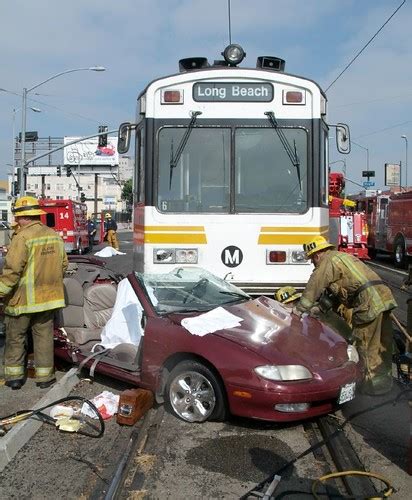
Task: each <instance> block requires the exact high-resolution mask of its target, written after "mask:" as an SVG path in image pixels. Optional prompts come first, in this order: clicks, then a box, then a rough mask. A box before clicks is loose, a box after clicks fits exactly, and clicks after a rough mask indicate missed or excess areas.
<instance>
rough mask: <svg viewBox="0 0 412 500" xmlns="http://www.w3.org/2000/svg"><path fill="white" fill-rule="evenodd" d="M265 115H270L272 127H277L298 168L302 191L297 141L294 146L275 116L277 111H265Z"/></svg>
mask: <svg viewBox="0 0 412 500" xmlns="http://www.w3.org/2000/svg"><path fill="white" fill-rule="evenodd" d="M265 115H266V116H267V117H268V120H269V122H270V124H271V125H272V127H273V128H274V129H275V131H276V133H277V135H278V137H279V140H280V142H281V144H282V146H283V149H284V150H285V151H286V154H287V155H288V157H289V160H290V161H291V163H292V165H293V166H294V167H295V168H296V174H297V176H298V182H299V190H300V192H302V180H301V175H300V160H299V156H298V152H297V150H296V141H295V140H293V147H292V145H291V144H290V142H289V141H288V139H287V137H286V136H285V133H284V132H283V130H282V129H281V128H280V127H279V125H278V122H277V120H276V117H275V113H274V112H273V111H265Z"/></svg>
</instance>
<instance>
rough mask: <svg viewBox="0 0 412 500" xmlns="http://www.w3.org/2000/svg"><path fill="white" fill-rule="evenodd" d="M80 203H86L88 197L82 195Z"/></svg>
mask: <svg viewBox="0 0 412 500" xmlns="http://www.w3.org/2000/svg"><path fill="white" fill-rule="evenodd" d="M80 201H81V202H82V203H84V202H85V201H86V195H85V194H84V193H81V195H80Z"/></svg>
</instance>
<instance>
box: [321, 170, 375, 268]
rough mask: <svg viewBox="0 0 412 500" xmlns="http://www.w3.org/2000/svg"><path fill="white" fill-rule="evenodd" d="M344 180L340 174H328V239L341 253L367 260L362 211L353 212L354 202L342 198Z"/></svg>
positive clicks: (364, 217) (366, 226) (365, 229)
mask: <svg viewBox="0 0 412 500" xmlns="http://www.w3.org/2000/svg"><path fill="white" fill-rule="evenodd" d="M344 188H345V178H344V176H343V174H342V173H340V172H331V173H330V174H329V239H330V241H331V243H334V244H335V245H336V248H337V249H338V250H339V251H341V252H346V253H350V254H352V255H354V256H355V257H358V258H359V259H365V260H366V259H369V256H368V248H367V239H368V225H367V220H366V214H365V212H364V211H357V210H355V207H356V202H355V201H352V200H349V199H346V198H343V197H342V192H343V190H344Z"/></svg>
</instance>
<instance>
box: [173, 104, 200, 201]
mask: <svg viewBox="0 0 412 500" xmlns="http://www.w3.org/2000/svg"><path fill="white" fill-rule="evenodd" d="M201 114H202V112H201V111H192V115H191V116H192V118H191V120H190V122H189V125H188V127H187V129H186V132H185V134H184V136H183V137H182V139H181V141H180V144H179V146H178V148H177V151H176V155H175V156H174V158H173V142H172V149H171V152H170V174H169V191H170V189H172V178H173V169H174V168H176V165H177V163H178V161H179V160H180V157H181V156H182V153H183V150H184V149H185V146H186V143H187V141H188V139H189V136H190V134H191V132H192V130H193V127H194V125H195V123H196V120H197V117H198V116H199V115H201Z"/></svg>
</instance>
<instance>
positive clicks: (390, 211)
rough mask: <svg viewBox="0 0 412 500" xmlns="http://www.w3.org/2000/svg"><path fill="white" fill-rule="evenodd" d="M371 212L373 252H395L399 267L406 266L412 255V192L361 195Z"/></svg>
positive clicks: (359, 200)
mask: <svg viewBox="0 0 412 500" xmlns="http://www.w3.org/2000/svg"><path fill="white" fill-rule="evenodd" d="M354 199H356V201H357V207H358V209H362V210H364V211H365V212H366V214H367V222H368V226H369V237H368V247H369V255H371V256H373V255H375V254H376V253H377V252H384V253H390V254H392V257H393V260H394V264H395V266H396V267H399V268H405V267H406V265H407V262H408V257H410V256H412V191H406V192H403V193H390V192H384V193H379V194H376V195H374V196H357V197H354Z"/></svg>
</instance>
